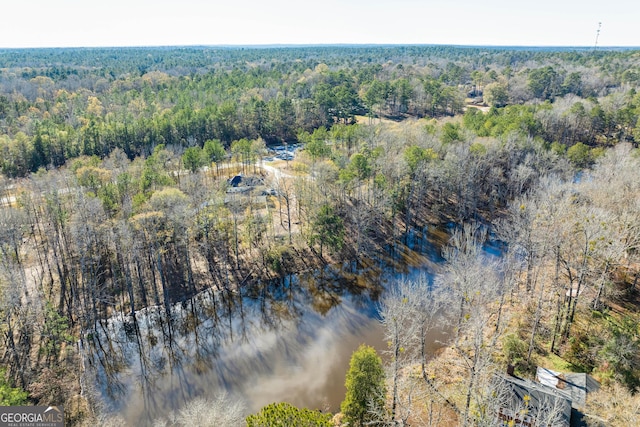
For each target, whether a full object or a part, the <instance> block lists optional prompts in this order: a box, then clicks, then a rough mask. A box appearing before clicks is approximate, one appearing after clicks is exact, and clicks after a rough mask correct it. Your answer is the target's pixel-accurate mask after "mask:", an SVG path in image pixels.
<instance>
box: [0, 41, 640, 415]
mask: <svg viewBox="0 0 640 427" xmlns="http://www.w3.org/2000/svg"><path fill="white" fill-rule="evenodd" d="M639 85H640V52H638V51H636V50H617V51H614V50H604V49H601V50H598V51H591V50H570V49H563V50H551V49H500V48H479V47H473V48H471V47H469V48H465V47H455V48H454V47H427V46H406V47H401V46H390V47H384V46H380V47H376V46H371V47H367V46H354V47H297V48H261V49H258V48H207V47H185V48H126V49H125V48H122V49H106V48H105V49H42V50H36V49H33V50H0V171H1V172H2V177H0V292H1V305H0V314H1V315H2V332H3V340H2V354H1V356H2V359H1V361H2V367H3V371H4V373H5V378H6V380H7V382H6V384H5V383H0V391H1V392H2V393H5V390H6V391H7V392H6V396H8V397H5V394H0V396H2V399H3V400H2V403H3V404H4V403H10V402H14V403H15V402H24V401H27V399H28V401H29V402H31V403H40V404H47V405H48V404H50V403H51V402H56V403H62V404H64V405H65V411H66V408H67V407H69V408H70V410H69V412H66V413H67V415H68V417H70V418H69V419H68V421H69V422H70V423H72V424H73V423H77V424H81V423H83V422H85V423H89V424H90V423H92V422H96V419H97V417H99V415H100V412H101V408H100V407H99V404H98V403H96V402H97V400H98V399H97V398H96V396H92V395H90V393H89V392H88V391H87V390H86V384H85V380H84V379H83V375H85V374H84V370H85V368H86V365H87V364H86V361H85V360H84V359H83V358H84V353H83V351H85V349H86V348H89V347H90V346H92V345H97V344H96V343H97V341H96V336H97V335H98V332H99V330H100V329H101V325H104V324H106V322H107V319H109V318H110V317H111V316H132V317H133V318H135V313H136V312H138V311H140V310H141V309H144V308H146V307H161V308H162V310H163V311H165V312H166V313H167V314H168V315H169V317H170V316H171V312H172V310H173V307H174V305H175V304H177V303H181V302H184V301H186V300H187V299H189V298H190V297H193V296H194V295H196V294H198V293H199V292H201V291H205V290H210V291H212V292H215V293H216V295H220V296H221V297H220V298H221V301H222V304H223V305H221V306H219V307H215V308H214V309H213V311H214V312H215V314H212V316H213V317H215V318H216V319H217V318H218V317H217V316H218V315H219V316H221V317H223V316H224V313H225V312H227V313H228V316H229V319H231V312H232V311H236V310H238V311H240V312H242V303H241V300H242V298H243V297H250V298H256V299H260V298H265V295H266V294H267V293H270V292H272V291H273V287H274V286H277V287H279V286H281V287H282V289H285V288H286V286H291V283H294V282H293V281H292V279H291V278H292V277H293V276H295V275H296V274H299V273H304V272H308V271H316V270H321V271H323V269H325V268H327V267H326V266H327V265H329V266H332V268H334V269H335V270H336V271H339V272H340V274H341V275H343V276H344V278H345V280H346V282H348V283H349V286H352V287H354V288H356V289H360V288H359V286H360V287H361V288H362V289H360V290H359V292H370V293H372V294H376V295H377V294H378V293H380V292H381V289H366V287H365V286H363V285H362V283H361V282H359V279H358V276H360V275H364V274H367V275H374V276H375V275H376V274H379V273H380V272H381V271H384V270H386V269H397V270H398V271H402V270H403V269H405V268H406V266H407V265H409V264H412V263H415V262H416V261H415V260H416V259H418V260H420V259H422V258H421V257H422V256H423V255H424V254H423V253H421V251H422V250H423V249H424V248H425V247H426V246H427V243H428V242H432V240H433V239H434V236H439V237H438V242H439V243H438V244H439V245H442V247H440V246H438V250H439V251H440V253H439V254H438V257H440V256H441V257H442V258H443V259H444V266H443V267H442V269H443V274H442V276H441V278H440V279H438V281H437V283H436V287H437V288H439V289H443V290H446V291H445V292H443V293H444V294H446V298H444V295H440V296H438V297H437V298H436V296H434V295H432V294H431V293H428V292H426V291H424V287H423V288H421V289H422V292H418V294H420V295H419V297H418V296H416V295H414V294H412V293H411V292H414V293H415V292H416V290H415V288H412V289H408V290H405V292H404V293H402V294H399V295H397V294H394V293H393V292H390V293H388V294H384V292H382V293H383V294H384V295H385V296H384V298H383V300H382V303H381V304H382V305H381V307H382V308H381V314H380V315H381V318H382V320H383V321H385V322H386V323H385V327H386V328H387V333H388V334H390V335H389V342H390V345H391V346H392V349H393V348H395V349H396V350H397V351H396V352H395V353H393V352H392V354H391V355H390V356H389V357H388V358H386V359H385V360H386V361H387V363H391V366H390V369H389V370H388V371H389V372H391V374H388V379H387V382H388V385H392V386H393V387H387V389H388V395H387V400H388V401H389V402H388V403H389V405H387V406H389V408H387V409H384V408H383V409H380V408H378V409H377V410H378V412H380V413H378V414H377V415H376V416H377V417H378V418H379V419H385V420H386V422H395V423H400V422H401V421H402V422H405V423H406V422H411V421H413V422H414V424H411V425H447V424H446V423H447V422H457V423H459V424H461V425H482V423H484V422H487V423H491V422H492V421H491V420H492V418H491V416H493V415H492V414H493V413H492V412H490V411H488V412H487V411H485V410H484V409H482V408H485V409H486V407H487V406H486V405H487V404H486V402H485V401H486V400H487V399H488V396H490V394H491V392H490V387H488V384H489V383H490V382H491V374H492V373H495V372H496V371H497V370H501V369H503V368H504V366H506V364H507V363H509V364H513V365H515V367H516V369H517V371H518V373H519V374H521V375H524V376H526V375H529V376H531V375H532V374H533V373H534V372H535V365H536V363H558V364H560V363H561V362H559V360H563V361H564V362H562V363H565V365H561V366H562V367H567V366H568V365H569V364H571V365H572V366H571V368H572V369H575V370H580V371H582V372H588V373H593V374H594V375H597V376H598V378H599V379H600V380H601V381H602V382H603V385H604V387H603V391H602V393H603V396H604V397H603V398H600V399H597V402H599V403H602V404H603V405H604V404H605V403H606V402H610V400H608V399H609V397H608V396H610V395H611V394H606V393H609V390H615V391H616V393H619V396H623V397H624V399H628V400H629V401H633V399H636V400H637V397H636V396H635V395H633V394H632V393H635V392H636V391H637V388H638V386H639V384H640V365H638V362H639V360H638V350H640V342H639V341H638V332H639V330H638V325H639V323H638V322H639V319H640V316H639V312H638V310H639V307H638V299H637V298H638V290H637V289H636V285H637V278H638V271H639V270H638V244H639V242H640V188H638V185H639V183H640V164H639V162H640V161H639V157H638V149H637V143H638V142H639V141H640V120H639V117H640V94H639V93H637V89H638V86H639ZM276 148H277V150H275V149H276ZM293 148H296V149H297V151H295V155H294V152H293ZM283 150H284V151H283ZM283 152H284V153H286V154H282V153H283ZM450 235H451V236H450ZM449 237H452V240H451V242H450V243H449V244H446V242H447V241H448V239H449ZM488 242H490V243H491V244H493V245H495V246H496V247H497V248H499V252H500V255H501V258H500V260H501V261H500V263H493V262H487V261H486V259H485V258H483V257H482V255H481V252H482V247H483V245H485V244H486V243H488ZM425 286H427V285H425ZM428 287H429V288H431V287H430V286H428ZM318 292H319V291H318ZM326 292H328V293H327V295H325V294H322V295H325V297H324V298H325V299H324V300H323V299H322V298H321V297H318V295H315V297H318V300H317V301H316V300H314V307H315V308H317V310H318V311H319V312H322V311H323V310H324V311H327V310H330V309H331V308H332V307H333V306H334V305H335V304H337V302H336V301H337V300H339V297H340V295H342V292H345V291H344V290H343V289H340V290H332V291H331V292H334V293H335V294H332V293H331V292H329V291H326ZM394 295H395V296H396V297H397V298H398V299H399V301H400V302H398V301H395V302H394V300H393V298H394ZM407 295H413V296H415V297H416V299H417V301H418V302H417V303H416V304H413V305H412V304H409V305H410V306H409V305H403V304H404V303H403V302H402V301H404V298H406V296H407ZM425 296H426V299H425ZM441 297H442V298H444V300H445V302H444V303H443V302H442V300H441V299H440V298H441ZM447 298H448V299H447ZM405 302H406V301H405ZM411 302H413V300H411ZM429 304H435V305H429ZM438 304H444V307H447V309H446V310H447V311H448V312H450V313H453V316H452V317H451V319H449V321H450V322H451V323H450V325H449V327H450V328H451V330H452V331H454V332H455V333H454V334H453V335H452V337H454V338H452V340H454V341H455V342H452V343H449V344H451V347H450V348H447V349H444V350H443V354H444V356H443V357H440V358H438V357H434V358H433V359H429V360H431V361H428V360H427V355H426V354H425V352H424V348H425V343H424V342H421V339H420V338H421V337H424V336H425V334H426V333H427V332H428V330H429V329H430V328H431V327H434V325H435V323H433V324H432V323H430V322H431V319H430V318H425V317H424V316H423V315H424V313H425V312H427V311H429V312H437V311H438V310H441V309H442V307H443V306H442V305H438ZM385 310H387V311H385ZM394 310H396V311H394ZM398 310H399V311H398ZM411 310H414V311H411ZM400 312H401V313H400ZM399 313H400V314H399ZM421 313H422V314H421ZM402 316H406V317H402ZM398 318H402V319H405V320H403V322H406V324H405V325H400V326H401V327H400V329H398V327H399V324H398V322H397V321H394V322H395V323H394V322H390V321H389V319H398ZM385 319H386V320H385ZM416 321H418V322H420V324H416V323H414V322H416ZM191 322H192V323H197V320H194V319H192V320H191ZM229 322H231V320H229ZM408 325H410V326H411V327H408ZM402 326H407V327H406V328H403V327H402ZM394 328H395V329H394ZM489 330H491V332H487V331H489ZM403 334H408V335H403ZM401 348H402V349H403V350H402V352H401V351H400V349H401ZM429 357H431V356H429ZM447 358H449V360H458V361H459V362H460V363H461V364H462V366H463V367H462V368H460V367H458V369H454V368H452V367H451V366H444V367H443V366H442V365H437V363H444V362H442V361H443V360H446V359H447ZM430 364H431V365H430ZM416 366H421V370H420V372H419V373H418V374H417V375H412V374H411V373H410V372H411V370H412V369H415V368H416ZM79 367H80V368H79ZM438 372H440V373H443V372H444V373H445V375H439V374H438ZM447 372H448V373H449V374H448V375H447V374H446V373H447ZM414 377H416V378H417V379H416V381H418V382H419V383H420V384H419V386H418V385H416V384H414V383H411V378H414ZM402 387H406V388H404V389H403V388H402ZM420 387H424V390H423V389H420ZM418 389H420V390H422V391H421V392H420V393H419V395H418V394H416V395H412V394H411V393H413V392H414V391H415V390H418ZM21 390H25V391H26V392H28V395H25V393H24V392H23V391H21ZM403 390H404V391H403ZM9 398H11V399H14V400H8V399H9ZM407 399H408V400H407ZM412 402H413V403H412ZM416 402H417V403H416ZM412 405H414V406H412ZM425 405H427V406H428V405H431V406H430V408H431V415H433V414H435V413H436V412H437V413H439V414H441V416H439V417H435V416H433V417H430V418H428V421H425V420H426V419H427V418H424V417H425V412H424V411H425V410H424V407H425ZM630 405H632V403H630V404H629V405H628V406H625V407H624V408H621V409H620V410H617V409H616V410H615V411H614V412H616V414H615V416H618V415H617V414H627V412H625V411H627V410H628V408H630V407H631V406H630ZM418 408H420V409H418ZM590 410H591V411H592V413H593V414H595V418H593V420H596V421H598V420H605V421H603V422H604V423H605V424H607V423H613V424H615V423H616V422H619V424H617V425H624V424H622V422H623V421H619V420H617V419H616V420H614V418H606V417H607V416H609V415H610V414H609V412H610V411H609V410H608V409H606V408H604V409H603V408H598V407H596V408H594V409H590ZM438 411H439V412H438ZM628 413H629V414H631V415H629V416H630V417H632V416H637V414H636V415H633V410H631V409H629V410H628ZM69 414H71V415H69ZM625 416H626V415H625ZM451 417H452V418H451ZM256 419H257V418H256ZM620 419H621V420H622V419H623V418H620ZM323 420H324V419H323ZM438 420H439V421H438ZM445 420H449V421H445ZM451 420H454V421H451ZM323 422H326V420H324V421H323ZM598 422H599V421H598ZM416 423H417V424H416ZM439 423H441V424H439ZM485 425H489V424H485Z"/></svg>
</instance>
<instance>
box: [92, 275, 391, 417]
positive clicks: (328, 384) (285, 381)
mask: <svg viewBox="0 0 640 427" xmlns="http://www.w3.org/2000/svg"><path fill="white" fill-rule="evenodd" d="M374 271H375V269H371V271H370V272H369V274H371V277H368V278H367V277H364V278H363V274H360V275H353V276H352V277H349V276H348V275H346V274H344V273H341V272H337V271H334V270H332V269H326V270H323V271H321V272H318V273H315V274H307V275H302V276H300V277H293V276H292V277H288V278H286V279H283V280H282V281H279V282H274V283H266V284H265V283H259V282H258V283H255V284H253V285H252V286H251V287H248V288H245V289H244V290H243V295H242V296H240V295H237V294H235V293H232V292H224V293H217V294H214V293H213V292H211V291H206V292H203V293H201V294H199V295H197V296H196V297H194V298H192V299H190V300H188V301H185V302H182V303H178V304H175V305H172V306H170V307H168V308H165V307H164V306H162V307H150V308H147V309H145V310H141V311H139V312H137V313H136V314H135V316H121V317H113V318H110V319H108V320H105V321H103V322H101V323H99V324H97V325H96V327H95V329H94V330H93V331H91V333H90V334H87V335H86V343H85V347H86V348H87V350H88V351H87V352H86V353H87V354H86V366H87V370H88V372H91V375H93V376H94V377H95V378H94V380H95V383H96V384H97V394H98V398H99V399H100V400H101V401H102V402H103V403H104V405H105V409H106V410H107V411H108V412H115V413H119V414H120V415H122V416H123V417H124V418H125V419H126V420H127V421H128V423H129V424H130V425H145V424H146V425H150V424H151V423H152V422H153V420H154V419H156V418H159V417H163V416H166V415H167V414H168V413H169V412H171V411H174V410H177V409H179V408H180V407H182V406H183V405H184V403H185V402H186V401H188V400H190V399H192V398H194V397H213V396H215V395H217V394H219V393H220V391H222V390H226V391H227V392H228V393H229V394H231V395H233V396H234V397H236V398H241V399H243V400H245V401H246V402H247V404H248V410H249V411H251V412H255V411H257V410H258V409H260V408H261V407H262V406H264V405H266V404H268V403H271V402H274V401H288V402H290V403H292V404H294V405H297V406H306V407H310V408H322V409H329V410H332V411H336V410H338V409H339V404H340V401H341V400H342V398H343V397H344V375H345V372H346V370H347V367H348V362H349V358H350V356H351V353H352V352H353V350H355V349H356V348H357V347H358V345H359V344H360V343H363V342H365V343H368V344H370V345H374V346H375V347H377V348H378V349H381V347H382V345H383V343H382V342H381V336H382V334H381V331H380V325H379V323H378V321H377V319H376V310H375V304H374V301H375V299H376V298H377V295H378V294H379V293H380V292H381V290H382V289H383V285H384V282H385V280H384V279H383V278H381V277H380V276H379V273H376V274H374V273H373V272H374ZM364 275H366V274H364Z"/></svg>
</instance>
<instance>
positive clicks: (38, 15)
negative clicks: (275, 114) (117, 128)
mask: <svg viewBox="0 0 640 427" xmlns="http://www.w3.org/2000/svg"><path fill="white" fill-rule="evenodd" d="M0 22H1V23H0V47H55V46H146V45H152V46H158V45H219V44H334V43H358V44H361V43H378V44H464V45H522V46H593V45H594V42H595V39H596V30H597V29H598V22H602V30H601V33H600V38H599V41H598V45H600V46H640V0H601V1H594V0H566V1H565V0H528V1H526V2H522V1H519V0H484V1H479V0H457V1H454V0H449V1H447V0H394V1H391V0H387V1H383V0H342V1H338V0H323V1H307V2H305V1H304V0H302V1H294V0H272V1H270V0H224V1H220V0H173V1H170V0H2V4H0Z"/></svg>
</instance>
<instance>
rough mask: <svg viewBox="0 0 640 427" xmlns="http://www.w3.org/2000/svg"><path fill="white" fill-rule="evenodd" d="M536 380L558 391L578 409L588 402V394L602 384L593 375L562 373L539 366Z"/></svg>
mask: <svg viewBox="0 0 640 427" xmlns="http://www.w3.org/2000/svg"><path fill="white" fill-rule="evenodd" d="M536 379H537V380H538V381H539V382H540V383H541V384H543V385H545V386H547V387H550V388H553V389H556V390H557V391H558V392H560V393H561V394H563V395H564V396H566V397H567V398H568V399H569V400H571V405H572V406H573V407H574V408H576V409H578V408H583V407H584V406H585V404H586V402H587V393H591V392H593V391H596V390H598V389H599V388H600V384H599V383H598V381H596V380H595V379H594V378H593V377H592V376H591V375H588V374H576V373H562V372H556V371H552V370H551V369H547V368H542V367H540V366H538V369H537V370H536Z"/></svg>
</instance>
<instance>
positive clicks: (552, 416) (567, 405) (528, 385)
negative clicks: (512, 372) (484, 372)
mask: <svg viewBox="0 0 640 427" xmlns="http://www.w3.org/2000/svg"><path fill="white" fill-rule="evenodd" d="M498 378H500V379H502V380H503V384H504V386H505V387H506V388H507V391H508V392H509V393H508V399H507V400H506V401H505V404H504V406H503V407H501V408H500V414H499V416H500V419H501V420H502V421H505V422H507V421H509V420H513V419H518V420H519V422H520V423H521V425H528V426H534V425H539V424H540V423H547V424H548V423H553V425H554V426H557V427H569V426H570V423H571V400H570V399H569V398H567V396H566V395H565V394H562V393H559V392H558V391H557V390H556V389H554V388H552V387H548V386H546V385H543V384H540V383H538V382H535V381H531V380H526V379H522V378H518V377H512V376H500V377H498ZM505 425H506V424H505Z"/></svg>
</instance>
